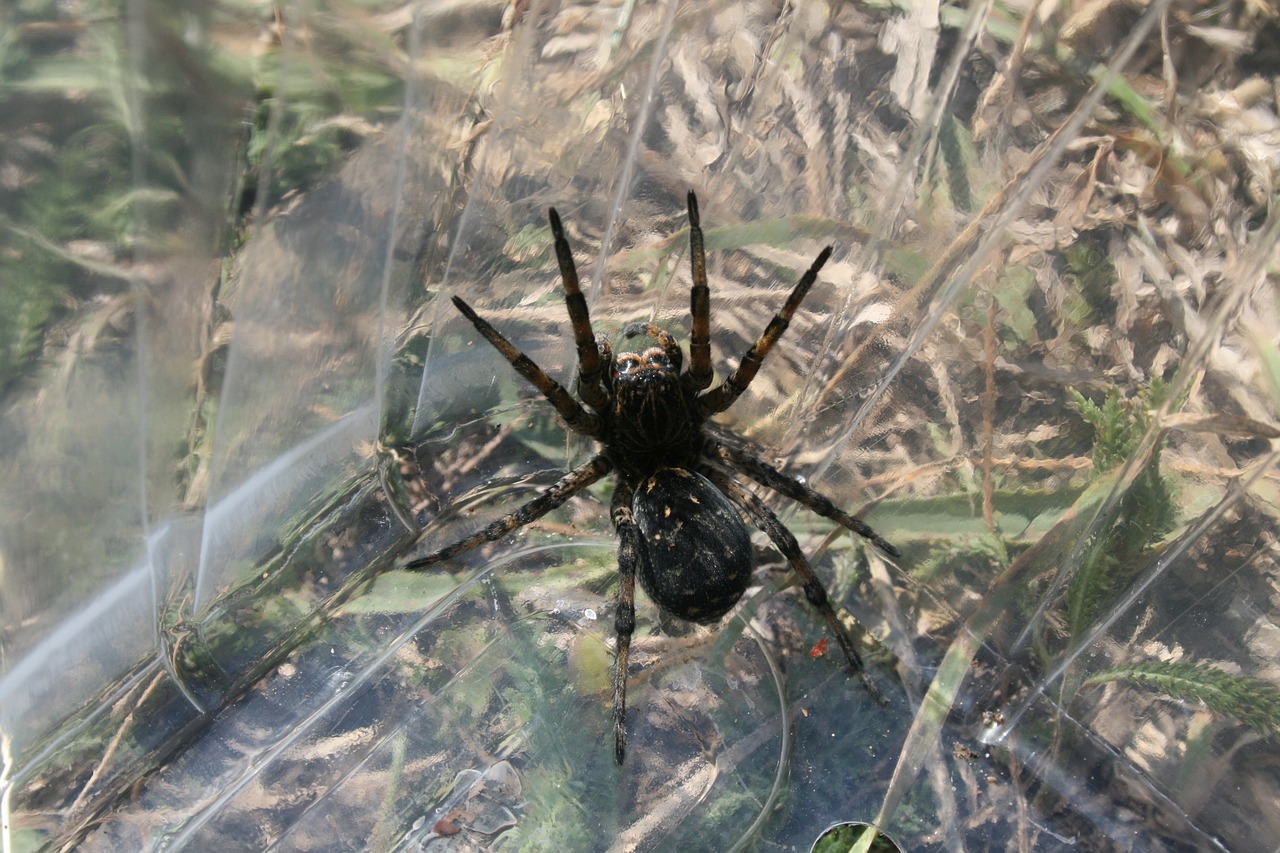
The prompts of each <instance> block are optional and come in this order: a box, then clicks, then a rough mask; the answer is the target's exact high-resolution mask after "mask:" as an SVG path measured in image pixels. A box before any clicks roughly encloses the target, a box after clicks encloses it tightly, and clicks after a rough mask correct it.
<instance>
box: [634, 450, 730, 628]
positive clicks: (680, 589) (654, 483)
mask: <svg viewBox="0 0 1280 853" xmlns="http://www.w3.org/2000/svg"><path fill="white" fill-rule="evenodd" d="M631 509H632V514H633V515H634V517H635V521H636V525H637V526H638V527H639V528H640V533H641V541H642V544H643V547H642V549H641V550H642V554H641V557H642V559H641V560H640V565H639V570H638V575H639V578H640V585H641V586H642V587H643V588H644V591H645V592H646V593H647V594H648V596H649V598H650V599H652V600H653V602H654V603H655V604H657V605H658V606H659V607H660V608H662V609H663V610H665V611H666V612H668V613H670V614H671V615H672V616H676V617H678V618H680V619H685V620H687V621H690V622H703V623H705V622H713V621H715V620H716V619H719V618H720V617H721V616H723V615H724V614H725V613H728V612H729V610H730V608H732V607H733V605H734V604H736V603H737V602H738V599H740V598H742V594H743V593H744V592H746V590H747V587H748V586H749V585H750V583H751V563H752V559H751V537H750V536H749V535H748V534H747V529H746V527H745V526H744V524H743V522H742V515H741V514H740V513H739V511H738V509H737V508H736V507H735V506H734V505H733V504H732V503H730V502H729V499H728V498H726V497H725V496H724V494H723V493H722V492H721V491H720V490H719V489H717V488H716V487H715V486H714V485H712V484H711V482H710V481H709V480H707V478H705V477H703V476H702V475H701V474H698V473H695V472H693V471H688V470H686V469H684V468H660V469H658V470H657V471H655V472H654V473H653V474H652V475H650V476H649V477H648V478H646V479H645V480H643V481H642V482H641V483H640V484H639V485H638V486H637V487H636V491H635V497H634V498H633V500H632V507H631Z"/></svg>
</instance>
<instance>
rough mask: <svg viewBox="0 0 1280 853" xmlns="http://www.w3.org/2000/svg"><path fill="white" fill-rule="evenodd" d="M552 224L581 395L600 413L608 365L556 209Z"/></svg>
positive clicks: (552, 212)
mask: <svg viewBox="0 0 1280 853" xmlns="http://www.w3.org/2000/svg"><path fill="white" fill-rule="evenodd" d="M547 218H548V219H549V220H550V221H551V236H552V239H553V240H554V242H555V244H556V262H557V263H559V265H560V280H561V281H562V282H563V283H564V302H565V306H566V307H567V308H568V309H569V321H570V322H571V323H572V324H573V340H574V343H575V344H576V345H577V347H578V393H579V394H581V395H582V399H583V400H585V401H586V403H587V405H588V406H590V407H591V408H593V409H595V410H596V411H600V410H602V409H604V408H605V407H606V406H608V404H609V394H608V390H607V388H606V387H605V382H604V377H605V376H607V375H608V374H607V368H608V364H607V361H606V360H605V359H603V358H602V357H601V356H602V353H601V351H600V350H599V349H598V348H597V344H596V336H595V333H594V332H593V331H592V329H591V314H590V312H589V311H588V310H587V298H586V297H585V296H583V295H582V289H581V288H580V287H579V286H578V268H577V267H576V266H574V263H573V251H572V250H571V249H570V248H569V241H568V240H567V239H565V236H564V226H563V225H561V224H560V214H558V213H556V209H555V208H554V207H553V208H551V209H550V210H549V211H548V212H547Z"/></svg>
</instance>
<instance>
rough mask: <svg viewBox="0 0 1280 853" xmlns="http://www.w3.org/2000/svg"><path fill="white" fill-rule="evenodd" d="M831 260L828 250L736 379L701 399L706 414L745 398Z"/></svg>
mask: <svg viewBox="0 0 1280 853" xmlns="http://www.w3.org/2000/svg"><path fill="white" fill-rule="evenodd" d="M830 257H831V247H830V246H827V248H825V249H823V250H822V252H821V253H820V254H819V255H818V257H817V260H815V261H814V262H813V264H812V265H811V266H810V267H809V269H808V271H807V272H806V273H805V274H804V275H802V276H801V277H800V280H799V281H798V282H796V286H795V288H794V289H792V291H791V295H790V296H788V297H787V301H786V304H784V305H783V306H782V310H781V311H779V312H778V313H777V314H774V315H773V319H772V320H770V321H769V325H768V326H766V327H765V330H764V332H763V333H762V334H761V335H760V339H759V340H757V341H756V342H755V344H754V345H752V347H751V349H749V350H748V351H747V354H746V355H745V356H743V358H742V363H741V364H739V365H738V369H737V370H735V371H734V372H733V375H732V376H730V377H729V378H728V379H726V380H725V381H724V382H722V383H720V384H719V385H717V386H716V387H715V388H712V389H711V390H710V391H708V392H706V393H705V394H703V395H702V396H701V397H699V398H698V399H699V400H700V401H701V404H702V412H703V414H705V415H714V414H718V413H720V412H723V411H724V410H725V409H727V408H729V407H730V406H732V405H733V402H734V400H737V399H738V398H739V397H741V396H742V392H744V391H746V390H747V386H748V385H750V384H751V380H752V379H755V378H756V374H757V373H759V372H760V365H761V364H763V363H764V358H765V356H767V355H768V354H769V350H771V349H773V345H774V344H776V343H777V342H778V338H780V337H782V333H783V332H785V331H786V330H787V326H789V325H791V318H792V316H794V315H795V313H796V309H797V308H799V307H800V303H801V302H803V301H804V298H805V296H806V295H807V294H808V293H809V288H811V287H813V283H814V282H815V281H817V280H818V271H819V270H821V269H822V266H823V264H825V263H826V262H827V259H828V258H830ZM704 278H705V273H704ZM695 289H696V284H695ZM691 358H692V356H691Z"/></svg>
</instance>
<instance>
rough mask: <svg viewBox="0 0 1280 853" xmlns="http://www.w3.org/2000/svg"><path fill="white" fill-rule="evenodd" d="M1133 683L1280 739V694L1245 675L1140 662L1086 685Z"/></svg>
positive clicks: (1201, 666) (1180, 664)
mask: <svg viewBox="0 0 1280 853" xmlns="http://www.w3.org/2000/svg"><path fill="white" fill-rule="evenodd" d="M1110 681H1129V682H1133V683H1134V684H1142V685H1146V686H1147V687H1151V688H1153V689H1155V690H1156V691H1158V692H1160V693H1163V694H1165V695H1166V696H1171V697H1173V698H1175V699H1178V700H1182V701H1186V700H1187V699H1191V700H1195V701H1199V702H1203V703H1204V704H1205V706H1206V707H1208V708H1209V709H1210V710H1213V711H1216V712H1217V713H1219V714H1223V715H1225V716H1228V717H1233V718H1234V719H1236V720H1239V721H1240V722H1242V723H1244V724H1245V725H1246V726H1249V727H1250V728H1252V729H1253V730H1254V731H1256V732H1258V734H1260V735H1262V736H1263V737H1269V738H1275V737H1276V736H1277V735H1280V690H1277V689H1276V688H1275V687H1273V686H1272V685H1270V684H1267V683H1266V682H1263V681H1259V680H1257V679H1255V678H1249V677H1247V676H1244V675H1232V674H1231V673H1228V672H1223V671H1222V670H1220V669H1217V668H1216V667H1212V666H1208V665H1206V664H1197V663H1185V662H1176V663H1175V662H1167V661H1158V660H1148V661H1139V662H1138V663H1134V664H1129V665H1127V666H1123V667H1118V668H1115V669H1108V670H1105V671H1103V672H1098V673H1094V674H1093V675H1091V676H1089V678H1088V679H1087V680H1086V681H1085V683H1086V684H1105V683H1107V682H1110Z"/></svg>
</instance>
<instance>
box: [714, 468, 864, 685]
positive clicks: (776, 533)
mask: <svg viewBox="0 0 1280 853" xmlns="http://www.w3.org/2000/svg"><path fill="white" fill-rule="evenodd" d="M700 470H701V471H702V473H703V474H704V475H705V476H706V478H707V479H708V480H710V481H711V482H712V483H715V484H716V486H718V487H719V488H720V489H722V490H723V491H724V493H725V494H726V495H728V496H729V499H730V500H732V501H733V502H734V503H735V504H737V505H738V506H739V507H741V508H742V510H743V511H744V512H746V513H747V515H749V516H750V517H751V520H752V521H754V522H755V524H756V526H757V527H759V528H760V529H761V530H762V531H764V534H765V535H766V536H768V537H769V541H771V542H772V543H773V544H774V547H776V548H777V549H778V550H779V551H781V552H782V556H784V557H786V558H787V562H789V563H790V564H791V568H792V570H793V571H795V573H796V575H797V577H799V578H800V586H801V588H802V589H803V590H804V596H805V598H806V599H808V601H809V603H810V604H811V605H813V607H814V609H815V610H817V611H818V614H819V615H820V616H821V617H822V621H824V622H826V623H827V627H828V628H830V629H831V632H832V633H833V634H835V635H836V640H837V641H838V642H839V643H840V648H841V650H842V651H843V652H844V656H845V659H846V660H848V662H849V668H850V669H852V670H853V671H854V672H856V673H857V674H858V678H859V680H861V681H862V686H863V687H864V688H866V691H867V692H868V693H870V694H871V697H872V698H873V699H875V700H876V701H877V702H879V703H880V704H881V705H886V704H888V700H887V699H886V698H885V696H884V694H883V693H881V692H880V688H879V687H877V686H876V683H875V681H873V680H872V679H871V676H870V675H869V674H868V673H867V670H866V667H865V666H864V665H863V663H862V656H861V655H860V654H858V649H857V647H856V646H855V645H854V642H853V637H851V636H850V635H849V631H848V629H847V628H845V626H844V623H843V622H841V621H840V617H839V616H838V615H837V614H836V611H835V608H834V607H832V605H831V598H830V596H828V595H827V589H826V587H824V586H823V585H822V581H820V580H818V576H817V575H816V574H814V572H813V568H812V567H811V566H810V565H809V561H808V560H807V559H805V556H804V552H803V551H801V550H800V543H799V542H797V541H796V537H795V536H794V535H792V533H791V531H790V530H788V529H787V527H786V525H784V524H783V523H782V522H781V521H779V520H778V517H777V516H776V515H774V514H773V510H771V509H769V507H767V506H765V503H764V501H762V500H760V498H758V497H756V495H755V494H754V493H753V492H751V491H749V490H748V489H745V488H743V487H742V486H741V485H739V483H738V482H737V481H736V480H734V479H733V477H731V476H729V475H728V474H727V473H725V472H724V471H722V470H720V469H718V468H713V467H711V466H704V467H703V468H701V469H700Z"/></svg>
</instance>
